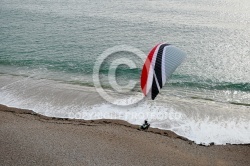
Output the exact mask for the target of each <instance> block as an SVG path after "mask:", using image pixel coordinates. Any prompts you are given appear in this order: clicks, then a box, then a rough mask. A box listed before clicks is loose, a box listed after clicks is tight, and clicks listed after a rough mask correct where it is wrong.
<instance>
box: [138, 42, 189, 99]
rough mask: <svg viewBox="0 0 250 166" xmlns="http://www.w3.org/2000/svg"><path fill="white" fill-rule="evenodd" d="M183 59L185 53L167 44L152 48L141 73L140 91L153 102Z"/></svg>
mask: <svg viewBox="0 0 250 166" xmlns="http://www.w3.org/2000/svg"><path fill="white" fill-rule="evenodd" d="M185 58H186V53H185V52H183V51H181V50H180V49H178V48H176V47H175V46H173V45H170V44H167V43H161V44H157V45H156V46H155V47H154V48H152V50H151V51H150V52H149V54H148V57H147V59H146V61H145V63H144V65H143V69H142V73H141V89H142V92H143V93H144V95H145V96H146V95H151V99H152V100H154V99H155V97H156V96H157V95H158V94H159V91H160V89H161V88H162V87H163V86H164V85H165V83H166V82H167V80H168V79H169V78H170V76H171V74H172V73H173V72H174V71H175V70H176V68H177V67H178V66H179V65H180V64H181V63H182V62H183V61H184V59H185Z"/></svg>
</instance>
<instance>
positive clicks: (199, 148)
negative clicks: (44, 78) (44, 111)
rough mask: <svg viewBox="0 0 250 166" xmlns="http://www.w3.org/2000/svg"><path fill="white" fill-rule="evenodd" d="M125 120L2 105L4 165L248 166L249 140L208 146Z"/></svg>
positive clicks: (1, 159)
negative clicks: (57, 115)
mask: <svg viewBox="0 0 250 166" xmlns="http://www.w3.org/2000/svg"><path fill="white" fill-rule="evenodd" d="M138 127H139V126H138V125H132V124H129V123H128V122H125V121H122V120H108V119H102V120H78V119H68V118H55V117H47V116H44V115H40V114H38V113H35V112H33V111H31V110H25V109H18V108H13V107H7V106H4V105H0V165H1V164H2V165H34V164H35V165H77V164H78V165H239V166H241V165H249V164H250V157H249V154H250V144H239V145H229V144H228V145H213V146H203V145H198V144H195V143H193V142H192V141H190V140H188V139H186V138H184V137H181V136H178V135H177V134H175V133H174V132H172V131H167V130H160V129H155V128H150V129H149V131H148V132H144V131H139V130H137V129H138Z"/></svg>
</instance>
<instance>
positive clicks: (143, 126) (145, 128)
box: [140, 121, 150, 130]
mask: <svg viewBox="0 0 250 166" xmlns="http://www.w3.org/2000/svg"><path fill="white" fill-rule="evenodd" d="M149 126H150V124H149V123H148V122H147V121H145V122H144V124H143V125H142V126H141V127H140V129H141V130H147V129H148V128H149Z"/></svg>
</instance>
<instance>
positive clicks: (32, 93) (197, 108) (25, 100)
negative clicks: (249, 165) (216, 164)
mask: <svg viewBox="0 0 250 166" xmlns="http://www.w3.org/2000/svg"><path fill="white" fill-rule="evenodd" d="M0 79H1V84H0V88H1V89H0V103H1V104H5V105H8V106H13V107H18V108H26V109H31V110H34V111H35V112H38V113H40V114H43V115H47V116H53V117H68V118H75V119H86V120H90V119H121V120H125V121H128V122H129V123H132V124H138V125H140V124H142V123H143V121H144V120H145V119H148V121H149V122H150V123H151V126H152V127H155V128H160V129H167V130H172V131H174V132H176V133H177V134H179V135H181V136H184V137H186V138H188V139H190V140H192V141H194V142H196V143H198V144H200V143H201V144H205V145H208V144H209V143H211V142H214V143H215V144H226V143H234V144H241V143H250V124H249V120H250V111H249V107H245V106H237V105H230V104H226V103H224V104H223V103H216V102H212V101H204V100H193V99H181V98H178V97H171V96H167V99H166V98H165V99H164V98H163V97H161V96H159V97H158V99H157V100H155V101H151V100H148V99H145V100H143V101H141V102H139V103H137V104H134V105H131V106H127V107H124V106H116V105H113V104H110V103H107V102H106V101H105V100H103V99H102V98H100V97H99V95H98V94H97V93H96V92H95V89H94V88H92V87H82V86H77V85H68V84H63V83H58V82H55V81H48V80H41V79H40V80H36V79H30V78H23V77H12V78H10V77H9V76H0ZM127 100H134V99H133V98H131V99H126V100H125V99H117V101H115V102H119V103H122V102H127Z"/></svg>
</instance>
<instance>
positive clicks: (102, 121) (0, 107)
mask: <svg viewBox="0 0 250 166" xmlns="http://www.w3.org/2000/svg"><path fill="white" fill-rule="evenodd" d="M0 111H3V112H11V113H14V114H27V115H32V116H35V117H37V120H39V121H43V122H50V123H57V124H73V125H86V126H88V125H97V124H103V125H105V124H111V125H118V126H125V127H128V128H131V129H134V130H138V129H139V127H140V125H134V124H130V123H128V122H126V121H124V120H118V119H117V120H116V119H98V120H84V119H71V118H59V117H49V116H45V115H42V114H39V113H36V112H34V111H32V110H28V109H21V108H15V107H9V106H6V105H2V104H0ZM144 132H150V133H153V134H159V135H162V136H166V137H169V138H172V139H180V140H183V141H186V142H188V143H189V144H195V145H199V146H205V147H209V146H225V145H216V144H214V143H213V142H211V143H210V144H209V145H204V144H196V143H195V142H194V141H192V140H189V139H188V138H186V137H183V136H180V135H178V134H176V133H175V132H173V131H170V130H163V129H158V128H152V127H150V128H149V129H148V130H147V131H144ZM226 145H240V146H249V147H250V143H247V144H231V143H227V144H226Z"/></svg>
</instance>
